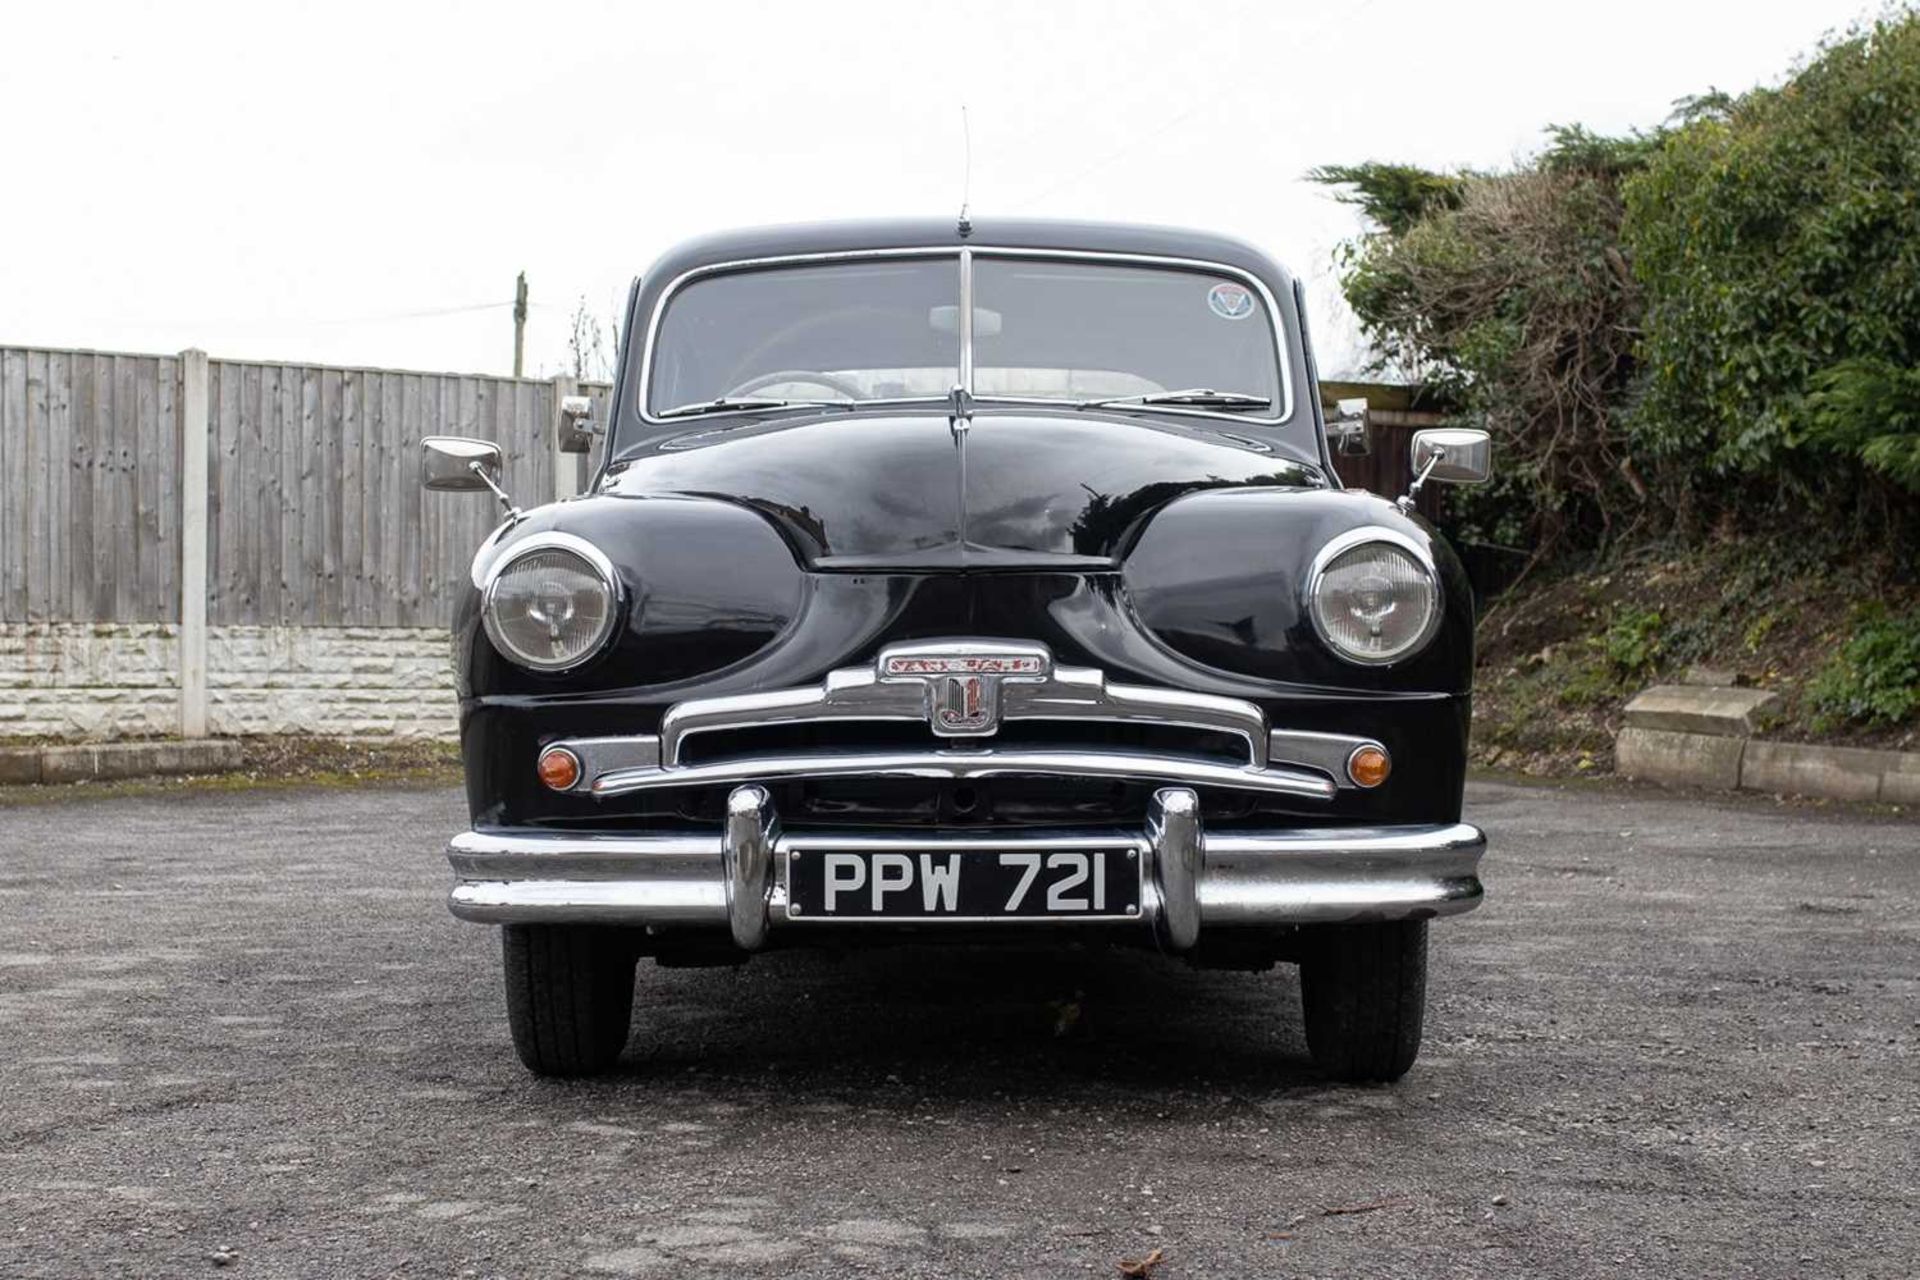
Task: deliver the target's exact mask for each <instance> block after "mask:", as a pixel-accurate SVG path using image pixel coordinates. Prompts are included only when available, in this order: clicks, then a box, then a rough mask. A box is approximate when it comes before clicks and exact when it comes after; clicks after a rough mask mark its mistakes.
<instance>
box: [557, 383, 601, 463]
mask: <svg viewBox="0 0 1920 1280" xmlns="http://www.w3.org/2000/svg"><path fill="white" fill-rule="evenodd" d="M600 432H601V427H600V424H599V423H597V422H595V421H594V420H593V397H591V396H561V397H560V417H559V418H558V420H556V421H555V422H554V424H553V446H554V448H556V449H558V450H559V451H560V452H562V453H586V452H588V451H590V450H591V449H592V448H593V438H594V437H595V436H597V435H599V434H600Z"/></svg>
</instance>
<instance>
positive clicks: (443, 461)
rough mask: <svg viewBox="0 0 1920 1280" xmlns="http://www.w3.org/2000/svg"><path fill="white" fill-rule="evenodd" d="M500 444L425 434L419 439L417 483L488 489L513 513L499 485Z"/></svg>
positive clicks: (449, 489) (428, 486)
mask: <svg viewBox="0 0 1920 1280" xmlns="http://www.w3.org/2000/svg"><path fill="white" fill-rule="evenodd" d="M500 466H501V453H500V446H499V445H497V444H495V443H494V442H493V441H491V440H470V439H468V438H467V437H465V436H426V437H424V438H423V439H422V440H421V441H420V486H421V487H422V488H424V489H436V490H440V491H443V492H461V493H464V492H469V491H471V490H474V489H487V490H490V491H492V493H493V496H494V497H496V498H498V499H499V500H500V505H501V506H503V507H505V508H506V509H507V514H508V515H513V514H514V513H515V510H516V508H515V507H514V505H513V499H511V498H509V497H508V496H507V491H506V490H505V489H502V488H501V487H500Z"/></svg>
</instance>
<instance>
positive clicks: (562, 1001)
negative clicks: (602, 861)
mask: <svg viewBox="0 0 1920 1280" xmlns="http://www.w3.org/2000/svg"><path fill="white" fill-rule="evenodd" d="M500 954H501V959H502V961H503V963H504V965H505V969H506V979H507V1025H508V1026H510V1027H511V1028H512V1029H513V1047H514V1048H515V1049H516V1050H518V1051H519V1054H520V1061H522V1062H524V1063H526V1065H527V1070H529V1071H532V1072H533V1073H535V1074H536V1075H543V1076H588V1075H594V1074H596V1073H598V1072H601V1071H605V1070H606V1069H607V1068H608V1067H611V1066H612V1065H613V1064H614V1063H615V1062H616V1061H618V1060H619V1057H620V1051H621V1050H622V1049H624V1048H626V1046H627V1031H628V1028H629V1027H630V1026H631V1025H632V1022H633V971H634V966H635V965H636V964H637V963H638V961H639V956H638V954H637V953H636V951H635V949H634V947H633V944H632V943H631V941H630V940H629V939H628V937H627V935H626V933H625V932H624V931H623V930H620V929H609V928H603V927H597V926H594V925H568V924H510V925H504V926H502V927H501V930H500Z"/></svg>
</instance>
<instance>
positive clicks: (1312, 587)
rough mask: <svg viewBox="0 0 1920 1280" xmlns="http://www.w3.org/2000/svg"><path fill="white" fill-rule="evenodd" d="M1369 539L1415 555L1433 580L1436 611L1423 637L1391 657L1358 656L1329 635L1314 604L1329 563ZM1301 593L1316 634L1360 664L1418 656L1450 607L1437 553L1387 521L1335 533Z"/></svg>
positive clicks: (1336, 651) (1338, 654)
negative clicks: (1436, 563)
mask: <svg viewBox="0 0 1920 1280" xmlns="http://www.w3.org/2000/svg"><path fill="white" fill-rule="evenodd" d="M1369 542H1384V543H1387V544H1388V545H1390V546H1394V547H1398V548H1399V549H1400V550H1402V551H1404V552H1406V553H1407V554H1408V555H1410V556H1412V557H1413V560H1414V563H1415V564H1418V565H1419V566H1420V567H1421V568H1422V569H1424V570H1426V573H1427V580H1428V581H1429V582H1431V583H1432V584H1433V612H1432V613H1431V614H1429V615H1428V616H1427V625H1426V626H1425V627H1424V628H1423V629H1422V630H1421V632H1420V638H1419V639H1418V640H1415V641H1414V642H1413V643H1412V644H1411V645H1409V646H1407V647H1406V648H1405V649H1403V650H1401V651H1400V652H1399V653H1396V654H1394V655H1393V656H1392V657H1391V658H1362V657H1356V656H1354V655H1353V654H1352V653H1349V652H1348V651H1347V650H1345V649H1342V648H1341V647H1340V646H1339V645H1337V644H1335V643H1334V642H1333V641H1332V640H1330V639H1328V638H1327V632H1326V628H1325V627H1323V626H1322V625H1321V623H1320V611H1319V610H1318V609H1316V608H1315V607H1314V600H1315V598H1316V597H1317V596H1318V595H1319V594H1320V580H1321V579H1322V578H1323V577H1325V576H1326V572H1327V566H1328V565H1329V564H1331V563H1333V561H1334V558H1335V557H1337V556H1339V555H1340V554H1341V553H1342V552H1345V551H1351V550H1352V549H1353V548H1355V547H1358V546H1364V545H1365V544H1367V543H1369ZM1302 591H1303V592H1304V594H1303V596H1302V597H1301V599H1302V603H1303V604H1304V605H1305V606H1306V613H1307V617H1308V618H1309V619H1310V620H1311V621H1312V623H1313V634H1314V635H1315V637H1317V638H1318V639H1319V641H1320V643H1321V644H1323V645H1325V646H1326V647H1327V651H1328V652H1329V653H1331V654H1333V656H1334V657H1336V658H1339V659H1340V660H1341V661H1343V662H1351V663H1353V664H1354V665H1355V666H1360V667H1390V666H1392V665H1393V664H1394V663H1396V662H1405V661H1406V660H1407V659H1409V658H1412V657H1416V656H1417V655H1418V654H1419V653H1420V651H1421V650H1423V649H1425V648H1426V647H1427V645H1428V644H1430V643H1431V642H1432V640H1433V636H1434V633H1435V632H1436V631H1438V630H1439V629H1440V616H1441V615H1442V614H1444V613H1445V612H1446V611H1447V601H1446V596H1445V592H1444V590H1443V588H1442V587H1441V585H1440V571H1439V569H1438V568H1436V567H1435V566H1434V563H1433V557H1432V556H1431V555H1430V554H1428V552H1427V549H1426V548H1425V547H1423V546H1421V545H1420V544H1419V543H1418V542H1416V541H1414V540H1413V539H1412V538H1410V537H1408V536H1407V535H1406V534H1404V533H1401V532H1400V531H1399V530H1398V529H1388V528H1386V527H1385V526H1383V525H1376V524H1368V525H1361V526H1360V527H1359V528H1357V529H1349V530H1347V531H1346V532H1345V533H1340V534H1335V535H1334V536H1333V537H1331V538H1329V539H1327V541H1326V544H1325V545H1324V546H1322V547H1321V548H1320V549H1319V550H1318V551H1316V552H1314V554H1313V563H1312V565H1311V566H1310V567H1309V568H1308V569H1307V577H1306V584H1305V586H1304V587H1303V588H1302Z"/></svg>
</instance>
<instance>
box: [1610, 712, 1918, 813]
mask: <svg viewBox="0 0 1920 1280" xmlns="http://www.w3.org/2000/svg"><path fill="white" fill-rule="evenodd" d="M1778 701H1779V695H1778V694H1773V693H1767V692H1765V691H1763V690H1759V689H1741V688H1730V687H1726V686H1720V685H1655V686H1654V687H1653V688H1651V689H1647V690H1645V691H1644V692H1642V693H1641V694H1639V695H1638V696H1637V697H1635V698H1634V700H1633V701H1632V702H1629V703H1628V704H1627V708H1626V719H1625V723H1624V725H1623V727H1622V728H1621V730H1620V734H1619V736H1618V737H1617V738H1615V739H1614V746H1613V759H1614V769H1615V771H1616V772H1618V773H1619V774H1620V775H1621V776H1622V777H1627V778H1638V779H1642V780H1644V781H1648V782H1662V783H1666V784H1668V785H1669V786H1688V787H1719V788H1722V789H1724V790H1728V791H1731V790H1735V789H1739V790H1742V791H1766V792H1771V793H1775V794H1783V795H1801V796H1819V797H1823V798H1826V799H1832V800H1869V801H1879V802H1881V803H1883V804H1920V752H1911V751H1874V750H1867V749H1865V748H1861V747H1827V746H1819V745H1816V744H1814V743H1807V742H1770V741H1768V740H1766V739H1764V738H1756V737H1754V736H1753V731H1754V728H1755V726H1756V724H1757V723H1758V722H1759V718H1760V716H1761V714H1762V713H1763V712H1764V711H1766V710H1767V709H1768V708H1769V707H1771V706H1772V705H1774V704H1775V703H1777V702H1778Z"/></svg>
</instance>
